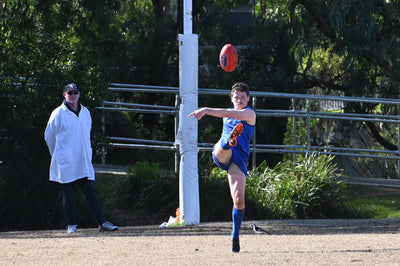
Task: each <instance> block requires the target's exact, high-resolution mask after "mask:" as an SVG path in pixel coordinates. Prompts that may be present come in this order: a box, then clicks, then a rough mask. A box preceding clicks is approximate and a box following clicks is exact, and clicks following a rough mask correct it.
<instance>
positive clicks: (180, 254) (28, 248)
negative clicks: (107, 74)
mask: <svg viewBox="0 0 400 266" xmlns="http://www.w3.org/2000/svg"><path fill="white" fill-rule="evenodd" d="M251 222H252V221H246V222H244V223H243V226H242V231H241V248H242V249H241V252H240V253H239V254H232V253H231V252H230V231H231V223H202V224H200V225H199V226H186V227H174V228H162V229H160V228H158V225H154V226H134V227H122V228H120V230H119V231H117V232H107V233H99V232H97V230H96V229H94V228H93V229H78V233H77V234H75V235H71V234H66V233H65V231H64V230H52V231H18V232H1V233H0V245H1V249H0V265H27V264H29V265H199V264H205V265H243V264H247V265H399V264H400V231H399V228H400V220H399V219H382V220H285V221H256V224H257V225H259V226H260V227H262V228H264V229H266V230H268V231H269V232H270V233H271V234H264V235H255V234H254V233H253V232H252V230H251V228H250V226H249V224H250V223H251Z"/></svg>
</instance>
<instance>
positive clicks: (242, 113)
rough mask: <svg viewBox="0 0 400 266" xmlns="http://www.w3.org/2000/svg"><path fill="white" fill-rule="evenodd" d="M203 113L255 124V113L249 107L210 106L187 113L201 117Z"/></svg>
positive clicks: (190, 115)
mask: <svg viewBox="0 0 400 266" xmlns="http://www.w3.org/2000/svg"><path fill="white" fill-rule="evenodd" d="M205 115H211V116H215V117H229V118H233V119H237V120H241V121H245V122H247V123H249V124H251V125H254V124H255V122H256V121H255V119H256V115H255V112H254V111H253V110H251V109H247V108H246V109H241V110H235V109H222V108H210V107H203V108H200V109H197V110H196V111H194V112H192V113H190V114H189V117H194V118H196V119H201V118H202V117H203V116H205Z"/></svg>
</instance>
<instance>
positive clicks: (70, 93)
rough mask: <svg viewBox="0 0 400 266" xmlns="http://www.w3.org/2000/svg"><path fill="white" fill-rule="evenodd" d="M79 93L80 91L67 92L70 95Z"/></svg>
mask: <svg viewBox="0 0 400 266" xmlns="http://www.w3.org/2000/svg"><path fill="white" fill-rule="evenodd" d="M78 93H79V92H78V91H69V92H67V94H68V95H72V94H74V95H77V94H78Z"/></svg>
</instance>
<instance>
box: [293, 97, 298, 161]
mask: <svg viewBox="0 0 400 266" xmlns="http://www.w3.org/2000/svg"><path fill="white" fill-rule="evenodd" d="M292 104H293V108H292V110H293V114H295V113H296V98H292ZM296 123H297V119H296V116H295V115H293V148H294V149H296V143H297V136H296V134H297V124H296ZM293 162H294V163H296V162H297V154H296V153H295V152H294V153H293Z"/></svg>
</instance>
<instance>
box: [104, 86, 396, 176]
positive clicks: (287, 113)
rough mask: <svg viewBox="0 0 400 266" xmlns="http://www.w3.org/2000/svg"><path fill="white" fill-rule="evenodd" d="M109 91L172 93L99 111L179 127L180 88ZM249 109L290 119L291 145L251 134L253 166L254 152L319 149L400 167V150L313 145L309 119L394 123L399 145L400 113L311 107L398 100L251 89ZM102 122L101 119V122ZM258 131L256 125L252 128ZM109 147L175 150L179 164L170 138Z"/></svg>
mask: <svg viewBox="0 0 400 266" xmlns="http://www.w3.org/2000/svg"><path fill="white" fill-rule="evenodd" d="M109 90H110V91H112V92H132V93H137V92H143V93H167V94H175V103H174V106H159V105H146V104H134V103H121V102H111V101H104V103H103V106H102V107H98V108H99V109H101V110H104V111H109V112H137V113H152V114H166V115H173V116H174V120H175V134H176V132H177V130H178V124H179V123H178V119H179V88H178V87H163V86H147V85H132V84H119V83H112V84H111V85H110V87H109ZM198 94H199V97H201V95H229V94H230V90H217V89H204V88H199V89H198ZM251 97H252V108H253V109H254V110H255V112H256V114H257V117H286V118H292V119H293V144H291V145H271V144H261V143H257V140H256V135H257V134H254V136H253V140H252V144H251V146H250V148H251V153H252V167H255V166H256V158H257V153H292V154H293V156H294V160H296V155H297V154H306V153H310V152H318V153H320V154H330V155H338V156H353V157H366V158H381V159H395V160H397V174H399V171H398V169H400V150H395V151H393V150H383V149H359V148H348V147H330V146H313V145H311V125H310V124H311V119H314V118H318V119H335V120H351V121H370V122H380V123H393V124H397V143H398V147H400V127H399V125H398V124H400V112H398V113H399V115H383V114H360V113H344V112H329V111H314V110H312V108H311V103H312V101H314V102H315V101H325V102H326V101H336V102H339V103H346V102H354V103H371V104H388V105H393V106H396V108H397V109H398V110H400V100H397V99H385V98H366V97H344V96H325V95H308V94H293V93H274V92H260V91H252V92H251ZM262 97H268V98H287V99H290V100H291V102H292V104H291V106H292V109H291V110H275V109H258V108H257V99H259V98H262ZM300 101H302V102H301V103H302V107H301V108H297V106H298V103H299V102H300ZM300 118H301V119H305V120H306V132H307V133H306V135H307V137H306V138H307V139H306V145H298V144H297V142H298V129H297V123H296V122H297V121H298V119H300ZM103 122H104V121H103ZM255 132H257V128H256V129H255ZM110 140H111V141H112V143H111V146H113V147H117V148H134V149H158V150H171V151H174V152H175V156H176V157H175V161H176V163H175V170H177V169H178V168H177V167H178V166H177V165H178V163H179V161H178V160H179V155H178V152H179V149H178V148H177V145H175V143H174V142H173V141H155V140H144V139H133V138H121V137H112V136H110ZM213 145H214V143H199V144H198V149H199V151H211V150H212V147H213Z"/></svg>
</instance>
